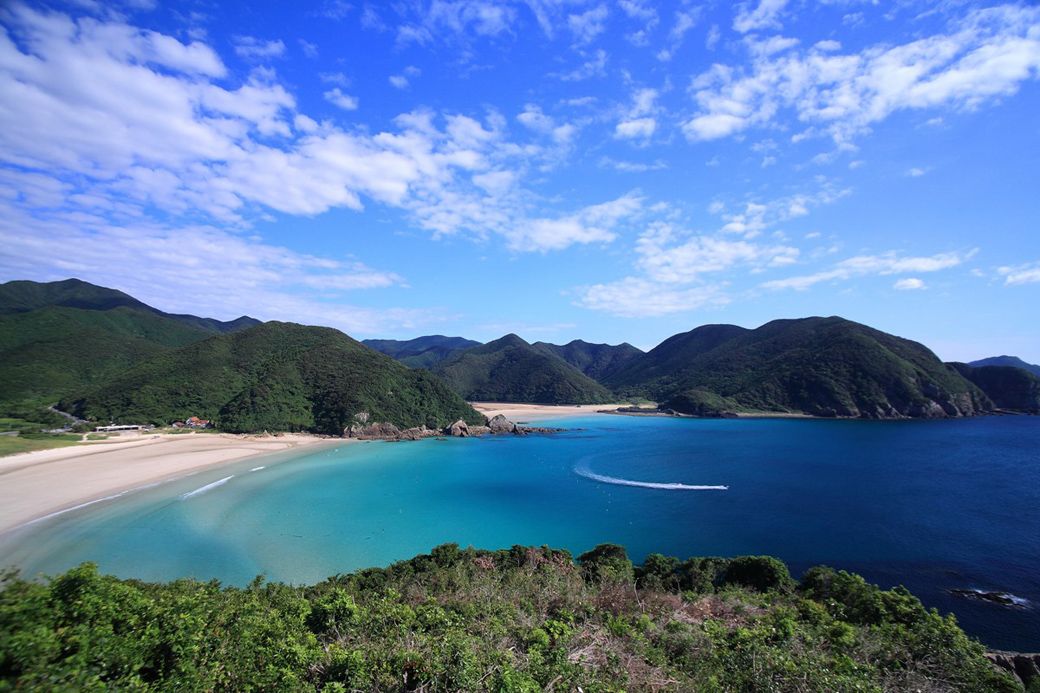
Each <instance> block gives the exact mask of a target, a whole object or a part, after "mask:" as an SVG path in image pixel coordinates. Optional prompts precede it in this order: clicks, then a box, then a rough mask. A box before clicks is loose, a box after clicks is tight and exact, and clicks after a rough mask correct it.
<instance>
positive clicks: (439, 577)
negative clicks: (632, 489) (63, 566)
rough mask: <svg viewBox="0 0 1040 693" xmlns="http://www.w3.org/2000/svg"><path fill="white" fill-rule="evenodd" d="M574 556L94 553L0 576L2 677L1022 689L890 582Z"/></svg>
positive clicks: (261, 685) (53, 686) (254, 687)
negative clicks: (228, 565)
mask: <svg viewBox="0 0 1040 693" xmlns="http://www.w3.org/2000/svg"><path fill="white" fill-rule="evenodd" d="M578 561H579V563H578V564H577V565H576V564H575V562H574V561H573V559H572V558H571V556H570V554H569V553H567V552H565V551H557V550H553V549H550V548H547V547H542V548H534V547H531V548H527V547H522V546H514V547H513V548H512V549H503V550H499V551H479V550H476V549H460V548H459V547H458V546H456V545H454V544H448V545H444V546H439V547H436V548H435V549H433V551H432V552H431V553H430V554H429V555H423V556H417V557H415V558H413V559H411V560H409V561H402V562H400V563H396V564H394V565H392V566H389V567H387V568H370V569H368V570H362V571H358V572H356V573H353V574H350V575H339V576H336V577H334V578H330V579H329V580H326V581H325V582H323V583H320V584H318V585H313V586H289V585H284V584H278V583H275V584H264V582H263V579H262V578H258V579H257V580H256V581H255V582H254V583H253V584H252V585H250V586H249V587H246V588H234V587H221V586H220V585H218V584H216V583H214V582H210V583H203V582H196V581H194V580H177V581H175V582H170V583H165V584H150V583H145V582H141V581H139V580H120V579H117V578H114V577H106V576H102V575H100V574H98V571H97V567H96V566H94V565H92V564H85V565H82V566H79V567H77V568H73V569H72V570H70V571H68V572H66V573H65V574H63V575H59V576H55V577H53V578H50V579H48V580H46V581H28V580H21V579H17V578H14V577H13V576H12V577H9V578H8V579H7V580H5V582H4V583H3V584H2V585H0V604H2V605H3V606H4V611H3V614H4V618H2V619H0V642H3V643H9V644H10V646H9V647H6V648H5V650H4V651H0V664H2V665H3V666H0V688H2V689H4V690H19V691H21V690H24V691H29V690H70V691H71V690H83V689H87V688H89V689H94V690H102V689H107V688H112V689H113V690H156V691H327V692H328V691H348V690H349V691H401V690H408V691H428V692H430V693H432V692H434V691H504V692H511V693H521V692H528V691H532V692H533V691H543V690H544V691H549V690H555V691H576V690H585V691H625V690H629V691H748V692H751V691H973V692H976V691H977V692H987V693H988V692H994V693H996V692H1002V693H1012V692H1013V691H1021V690H1022V685H1021V684H1020V683H1019V682H1018V681H1017V680H1015V679H1014V678H1012V677H1011V675H1010V674H1008V673H1007V672H1005V671H1001V670H998V669H997V668H996V667H994V666H992V665H991V664H990V662H989V661H988V660H987V659H986V657H985V651H984V649H983V647H982V645H980V644H979V643H978V642H976V641H974V640H972V639H971V638H969V637H968V636H967V635H965V633H964V632H963V631H962V630H961V629H960V628H959V627H958V625H957V622H956V621H955V620H954V619H953V618H945V617H943V616H942V615H940V614H939V613H937V612H935V611H929V610H928V609H926V608H925V607H924V606H923V605H922V604H921V602H920V601H919V600H918V599H917V598H916V597H914V596H913V595H912V594H910V593H909V592H907V591H906V590H905V589H903V588H901V587H897V588H895V589H893V590H887V591H883V590H881V589H879V588H878V587H877V586H875V585H871V584H868V583H867V582H866V581H865V580H864V579H863V578H861V577H859V576H858V575H853V574H849V573H846V572H836V571H834V570H831V569H829V568H822V567H816V568H812V569H810V570H809V571H808V572H807V573H806V574H805V576H804V577H803V578H802V580H801V581H800V582H799V583H795V581H794V580H792V579H791V577H790V575H789V574H788V569H787V567H786V566H785V565H784V564H783V563H781V562H780V561H778V560H776V559H773V558H768V557H764V556H744V557H739V558H734V559H722V558H689V559H686V560H682V561H680V560H679V559H676V558H669V557H666V556H662V555H660V554H651V555H650V556H648V557H647V559H646V561H645V562H644V564H643V565H641V566H637V567H635V568H634V569H633V565H632V563H631V562H630V561H629V560H628V558H627V556H626V555H625V552H624V550H623V549H621V547H617V546H609V545H607V546H599V547H596V548H595V549H593V550H592V551H589V552H588V553H585V554H583V555H582V556H580V557H579V559H578ZM94 684H97V685H94ZM1029 690H1035V688H1030V689H1029Z"/></svg>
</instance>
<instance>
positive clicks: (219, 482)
mask: <svg viewBox="0 0 1040 693" xmlns="http://www.w3.org/2000/svg"><path fill="white" fill-rule="evenodd" d="M234 478H235V475H234V474H232V475H231V476H226V477H224V478H223V479H218V480H217V481H214V482H213V483H212V484H206V485H205V486H200V487H199V488H197V489H195V490H194V491H188V492H187V493H185V494H183V495H182V496H181V500H188V499H189V498H194V497H195V496H198V495H200V494H203V493H205V492H206V491H209V490H210V489H214V488H216V487H218V486H223V485H224V484H226V483H227V482H229V481H231V480H232V479H234Z"/></svg>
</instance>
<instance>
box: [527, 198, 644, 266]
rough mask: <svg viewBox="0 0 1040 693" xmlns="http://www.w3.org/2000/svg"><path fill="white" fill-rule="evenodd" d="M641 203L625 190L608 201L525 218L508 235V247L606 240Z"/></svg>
mask: <svg viewBox="0 0 1040 693" xmlns="http://www.w3.org/2000/svg"><path fill="white" fill-rule="evenodd" d="M642 207H643V199H642V198H641V197H640V196H639V195H638V194H635V193H629V194H627V195H624V196H622V197H619V198H617V199H615V200H611V201H610V202H604V203H601V204H597V205H590V206H588V207H585V208H583V209H581V210H579V211H578V212H577V213H575V214H572V215H568V216H564V217H558V218H537V219H528V220H526V221H525V224H524V226H523V227H522V228H518V229H517V230H516V232H515V233H513V234H512V235H511V238H510V247H511V248H513V249H514V250H540V251H543V252H544V251H547V250H561V249H563V248H566V247H568V246H571V245H574V244H576V243H580V244H588V243H609V242H611V241H613V240H614V239H615V238H616V237H617V234H616V233H615V229H616V228H617V227H618V226H619V225H620V224H622V223H623V222H625V221H628V220H630V219H632V218H633V217H636V216H637V215H638V214H639V213H640V212H641V211H642Z"/></svg>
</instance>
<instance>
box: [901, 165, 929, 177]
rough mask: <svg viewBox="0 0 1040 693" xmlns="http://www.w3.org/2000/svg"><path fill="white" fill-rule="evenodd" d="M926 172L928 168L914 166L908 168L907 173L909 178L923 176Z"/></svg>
mask: <svg viewBox="0 0 1040 693" xmlns="http://www.w3.org/2000/svg"><path fill="white" fill-rule="evenodd" d="M926 173H928V170H927V169H923V168H919V167H917V166H914V167H913V168H908V169H907V170H906V175H907V176H908V177H909V178H920V177H921V176H923V175H924V174H926Z"/></svg>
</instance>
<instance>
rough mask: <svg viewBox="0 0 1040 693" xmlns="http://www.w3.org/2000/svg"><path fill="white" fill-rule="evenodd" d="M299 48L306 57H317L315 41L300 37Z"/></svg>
mask: <svg viewBox="0 0 1040 693" xmlns="http://www.w3.org/2000/svg"><path fill="white" fill-rule="evenodd" d="M300 49H301V50H303V54H304V55H305V56H307V57H308V58H317V57H318V44H316V43H311V42H310V41H305V40H303V39H300Z"/></svg>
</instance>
